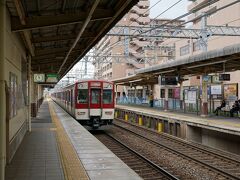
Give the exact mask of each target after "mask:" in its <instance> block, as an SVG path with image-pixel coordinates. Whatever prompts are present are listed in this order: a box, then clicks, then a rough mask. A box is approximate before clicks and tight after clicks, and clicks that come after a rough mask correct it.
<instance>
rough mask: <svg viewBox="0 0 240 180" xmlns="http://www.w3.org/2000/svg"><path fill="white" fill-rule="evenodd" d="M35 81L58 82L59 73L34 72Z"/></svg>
mask: <svg viewBox="0 0 240 180" xmlns="http://www.w3.org/2000/svg"><path fill="white" fill-rule="evenodd" d="M33 81H34V82H35V83H57V82H58V75H57V74H40V73H39V74H34V75H33Z"/></svg>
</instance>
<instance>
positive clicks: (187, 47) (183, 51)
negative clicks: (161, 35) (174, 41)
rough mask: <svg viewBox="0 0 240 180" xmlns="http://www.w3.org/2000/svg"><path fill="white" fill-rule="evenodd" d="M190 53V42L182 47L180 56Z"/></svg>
mask: <svg viewBox="0 0 240 180" xmlns="http://www.w3.org/2000/svg"><path fill="white" fill-rule="evenodd" d="M189 53H190V46H189V44H188V45H186V46H183V47H181V48H180V56H184V55H186V54H189Z"/></svg>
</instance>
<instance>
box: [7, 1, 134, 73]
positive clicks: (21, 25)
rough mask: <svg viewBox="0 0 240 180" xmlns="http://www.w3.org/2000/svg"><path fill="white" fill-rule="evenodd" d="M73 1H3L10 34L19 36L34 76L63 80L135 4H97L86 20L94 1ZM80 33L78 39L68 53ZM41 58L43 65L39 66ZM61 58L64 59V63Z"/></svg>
mask: <svg viewBox="0 0 240 180" xmlns="http://www.w3.org/2000/svg"><path fill="white" fill-rule="evenodd" d="M77 1H78V2H77V3H76V2H75V1H66V0H62V1H61V2H59V1H55V0H38V1H37V0H36V1H23V0H8V1H6V3H7V4H6V5H7V8H8V11H9V14H10V16H11V26H12V32H15V33H20V35H21V37H22V38H23V41H24V42H25V46H26V48H27V50H28V51H29V52H30V54H31V55H32V56H33V57H32V64H34V67H33V68H32V70H33V71H34V73H36V72H37V73H41V72H43V71H44V72H47V73H58V72H59V76H60V77H63V76H64V75H65V74H66V73H67V71H68V70H69V69H70V68H71V67H73V65H74V64H75V63H77V61H78V60H79V59H81V58H82V57H84V55H85V54H86V53H87V52H88V51H89V50H90V49H91V48H92V47H93V46H94V45H95V44H96V43H97V42H98V41H99V40H100V39H101V38H102V37H103V36H104V35H105V34H106V33H107V32H108V31H109V30H110V29H111V28H112V27H113V26H114V25H115V24H116V23H117V22H118V21H119V20H120V19H121V18H122V17H123V16H124V15H125V14H126V13H127V12H128V11H129V10H130V9H131V8H132V7H133V6H134V5H135V4H136V3H137V2H138V0H111V1H109V0H99V3H98V5H97V6H96V8H94V11H93V12H92V14H91V16H89V14H90V9H91V7H92V6H93V4H94V2H95V1H94V0H89V1H86V0H77ZM87 18H90V20H89V23H87V25H86V27H85V28H83V22H85V21H86V19H87ZM81 29H82V30H83V32H82V33H81V37H80V38H79V40H78V41H76V46H75V47H74V48H73V49H72V51H70V49H71V48H72V47H71V45H72V44H73V43H74V41H75V40H76V38H77V36H78V34H79V33H78V32H79V31H80V30H81ZM68 52H70V53H69V56H67V53H68ZM43 57H44V61H42V62H41V63H40V60H41V59H42V58H43ZM45 57H47V58H45ZM48 57H49V58H48ZM62 57H63V58H62ZM64 57H67V58H66V59H65V60H64ZM64 61H65V62H64ZM49 64H56V67H53V65H52V67H50V66H49V68H46V67H48V65H49ZM61 65H62V66H61ZM60 67H61V70H59V68H60Z"/></svg>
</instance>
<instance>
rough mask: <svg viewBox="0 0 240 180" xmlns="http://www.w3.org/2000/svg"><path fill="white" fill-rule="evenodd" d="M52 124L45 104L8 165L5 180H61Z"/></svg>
mask: <svg viewBox="0 0 240 180" xmlns="http://www.w3.org/2000/svg"><path fill="white" fill-rule="evenodd" d="M53 128H54V125H53V123H52V120H51V116H50V114H49V108H48V103H47V102H44V103H43V104H42V106H41V107H40V110H39V113H38V116H37V117H36V118H34V119H33V120H32V132H30V133H29V132H28V133H27V134H26V135H25V137H24V139H23V142H22V143H21V145H20V147H19V148H18V150H17V152H16V154H15V156H14V157H13V159H12V161H11V163H10V164H8V165H7V167H6V178H5V179H6V180H15V179H16V180H40V179H41V180H63V179H64V174H63V168H62V165H61V160H60V157H59V152H58V147H57V142H56V137H55V132H54V131H53V130H52V129H53Z"/></svg>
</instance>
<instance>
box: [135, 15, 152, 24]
mask: <svg viewBox="0 0 240 180" xmlns="http://www.w3.org/2000/svg"><path fill="white" fill-rule="evenodd" d="M137 22H138V23H139V24H149V23H150V18H149V17H139V18H138V19H137Z"/></svg>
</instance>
